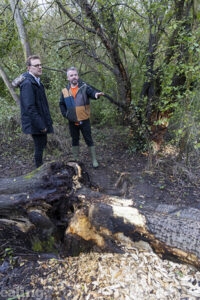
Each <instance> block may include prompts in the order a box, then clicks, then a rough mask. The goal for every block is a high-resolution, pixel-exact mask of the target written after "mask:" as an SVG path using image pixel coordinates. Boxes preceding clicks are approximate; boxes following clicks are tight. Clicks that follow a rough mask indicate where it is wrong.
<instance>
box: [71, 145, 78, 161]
mask: <svg viewBox="0 0 200 300" xmlns="http://www.w3.org/2000/svg"><path fill="white" fill-rule="evenodd" d="M72 154H73V159H74V160H79V146H72Z"/></svg>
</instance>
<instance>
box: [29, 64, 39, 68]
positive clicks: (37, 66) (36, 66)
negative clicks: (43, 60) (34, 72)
mask: <svg viewBox="0 0 200 300" xmlns="http://www.w3.org/2000/svg"><path fill="white" fill-rule="evenodd" d="M30 67H35V68H39V67H42V65H41V64H38V65H30Z"/></svg>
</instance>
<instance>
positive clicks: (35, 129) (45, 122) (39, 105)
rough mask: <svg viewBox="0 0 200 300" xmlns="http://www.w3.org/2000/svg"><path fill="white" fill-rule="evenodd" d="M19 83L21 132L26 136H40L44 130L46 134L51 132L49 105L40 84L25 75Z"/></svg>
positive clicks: (28, 75) (29, 75)
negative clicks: (45, 129)
mask: <svg viewBox="0 0 200 300" xmlns="http://www.w3.org/2000/svg"><path fill="white" fill-rule="evenodd" d="M23 76H24V77H25V78H24V79H23V81H22V82H21V83H20V85H19V86H20V106H21V122H22V131H23V132H24V133H26V134H41V133H42V130H43V129H44V128H47V133H52V132H53V126H52V124H53V122H52V119H51V115H50V111H49V105H48V102H47V97H46V94H45V90H44V86H43V84H42V83H40V84H38V82H37V81H36V79H35V78H34V77H33V76H32V75H31V74H29V73H28V72H27V73H24V74H23Z"/></svg>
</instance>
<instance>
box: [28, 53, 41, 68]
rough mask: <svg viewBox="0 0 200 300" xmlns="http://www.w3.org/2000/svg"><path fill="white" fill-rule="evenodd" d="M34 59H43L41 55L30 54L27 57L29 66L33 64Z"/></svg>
mask: <svg viewBox="0 0 200 300" xmlns="http://www.w3.org/2000/svg"><path fill="white" fill-rule="evenodd" d="M33 59H39V60H40V59H41V58H40V56H39V55H35V54H34V55H30V56H29V57H28V58H27V60H26V65H27V66H31V60H33Z"/></svg>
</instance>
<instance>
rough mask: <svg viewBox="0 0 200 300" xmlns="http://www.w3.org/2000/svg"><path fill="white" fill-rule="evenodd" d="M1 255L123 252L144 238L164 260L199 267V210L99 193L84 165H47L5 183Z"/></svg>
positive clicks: (0, 202) (0, 205) (1, 185)
mask: <svg viewBox="0 0 200 300" xmlns="http://www.w3.org/2000/svg"><path fill="white" fill-rule="evenodd" d="M0 195H1V198H0V245H1V246H0V253H3V251H4V249H5V247H6V248H8V247H9V248H12V249H14V250H15V252H16V253H22V251H23V252H26V251H27V252H28V251H33V252H34V251H39V252H50V251H51V252H52V251H53V252H57V253H61V252H62V255H78V254H79V253H80V252H82V251H89V250H91V249H94V248H95V249H98V250H99V251H121V252H123V247H122V246H123V245H124V243H126V241H127V240H129V241H131V242H135V241H138V240H144V241H146V242H148V243H149V244H150V246H151V247H152V248H153V249H154V251H155V252H156V253H157V254H158V255H160V256H161V257H163V258H168V259H177V260H179V261H181V262H185V263H189V264H192V265H194V266H195V267H198V268H199V266H200V221H199V220H200V211H199V210H198V209H194V208H189V207H177V206H174V205H161V204H156V203H153V202H152V203H151V204H148V206H147V205H146V206H144V207H143V208H137V207H136V206H135V205H134V201H133V200H131V199H125V198H120V197H116V196H109V195H106V194H102V193H100V192H98V191H97V190H96V191H95V190H94V188H92V186H91V181H90V177H89V175H88V173H87V171H86V170H85V168H84V165H80V164H77V163H75V162H68V163H63V162H60V163H57V162H53V163H47V164H45V165H43V166H42V167H41V168H39V169H37V170H35V171H34V172H32V173H30V174H27V175H26V176H20V177H16V178H6V179H1V180H0Z"/></svg>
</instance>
